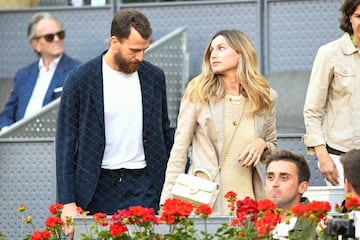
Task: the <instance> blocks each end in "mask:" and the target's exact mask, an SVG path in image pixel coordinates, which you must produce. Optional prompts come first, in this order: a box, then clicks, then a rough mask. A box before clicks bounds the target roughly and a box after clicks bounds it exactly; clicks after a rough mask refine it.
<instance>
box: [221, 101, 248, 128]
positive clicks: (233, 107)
mask: <svg viewBox="0 0 360 240" xmlns="http://www.w3.org/2000/svg"><path fill="white" fill-rule="evenodd" d="M242 100H243V99H242V97H241V96H229V95H227V96H226V97H225V101H226V102H228V104H226V102H225V118H226V119H227V120H228V121H230V122H231V123H232V125H233V126H234V127H237V126H238V125H239V115H240V111H241V110H242V111H244V106H243V104H244V101H242ZM229 103H230V104H229ZM241 115H242V114H241Z"/></svg>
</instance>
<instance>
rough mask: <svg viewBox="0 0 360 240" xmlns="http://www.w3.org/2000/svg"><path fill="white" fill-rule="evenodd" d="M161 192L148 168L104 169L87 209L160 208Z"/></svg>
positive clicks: (110, 211) (108, 212) (113, 211)
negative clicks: (154, 183) (154, 185)
mask: <svg viewBox="0 0 360 240" xmlns="http://www.w3.org/2000/svg"><path fill="white" fill-rule="evenodd" d="M159 199H160V196H159V194H156V191H155V189H154V187H153V186H152V183H151V180H150V177H149V173H148V169H147V168H144V169H119V170H106V169H102V170H101V173H100V178H99V183H98V186H97V188H96V191H95V194H94V196H93V198H92V200H91V202H90V203H89V205H88V207H87V208H86V209H85V210H87V211H89V212H90V214H94V213H98V212H101V213H106V214H108V215H112V214H114V213H115V212H116V211H117V210H121V209H128V208H129V207H130V206H142V207H147V208H154V210H155V213H156V211H157V210H158V208H159Z"/></svg>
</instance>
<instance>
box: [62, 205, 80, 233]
mask: <svg viewBox="0 0 360 240" xmlns="http://www.w3.org/2000/svg"><path fill="white" fill-rule="evenodd" d="M75 215H77V206H76V204H75V203H74V202H72V203H67V204H64V208H63V210H62V213H61V220H62V221H63V222H65V223H66V222H67V220H66V219H67V218H71V220H73V217H74V216H75ZM64 234H65V235H66V236H69V237H70V239H73V238H74V225H66V224H65V227H64Z"/></svg>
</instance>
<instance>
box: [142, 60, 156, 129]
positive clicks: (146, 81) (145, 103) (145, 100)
mask: <svg viewBox="0 0 360 240" xmlns="http://www.w3.org/2000/svg"><path fill="white" fill-rule="evenodd" d="M138 74H139V80H140V87H141V96H142V111H143V131H144V130H146V129H150V128H149V127H146V126H149V124H151V123H150V121H151V113H152V107H153V106H152V102H153V101H152V99H153V98H154V95H155V94H154V91H155V86H154V80H153V79H152V78H149V77H148V75H147V74H146V69H145V66H144V65H143V64H140V66H139V70H138ZM144 135H146V132H144Z"/></svg>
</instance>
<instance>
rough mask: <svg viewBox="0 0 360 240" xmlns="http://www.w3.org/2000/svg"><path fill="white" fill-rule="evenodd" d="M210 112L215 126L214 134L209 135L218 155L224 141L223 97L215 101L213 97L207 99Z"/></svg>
mask: <svg viewBox="0 0 360 240" xmlns="http://www.w3.org/2000/svg"><path fill="white" fill-rule="evenodd" d="M209 107H210V114H211V118H212V119H213V123H214V126H215V131H216V132H215V134H214V135H213V136H211V138H212V140H213V142H214V143H215V145H216V149H217V152H218V156H220V154H221V151H222V148H223V142H224V99H223V98H222V99H220V100H218V101H215V97H212V98H211V99H210V100H209Z"/></svg>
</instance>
